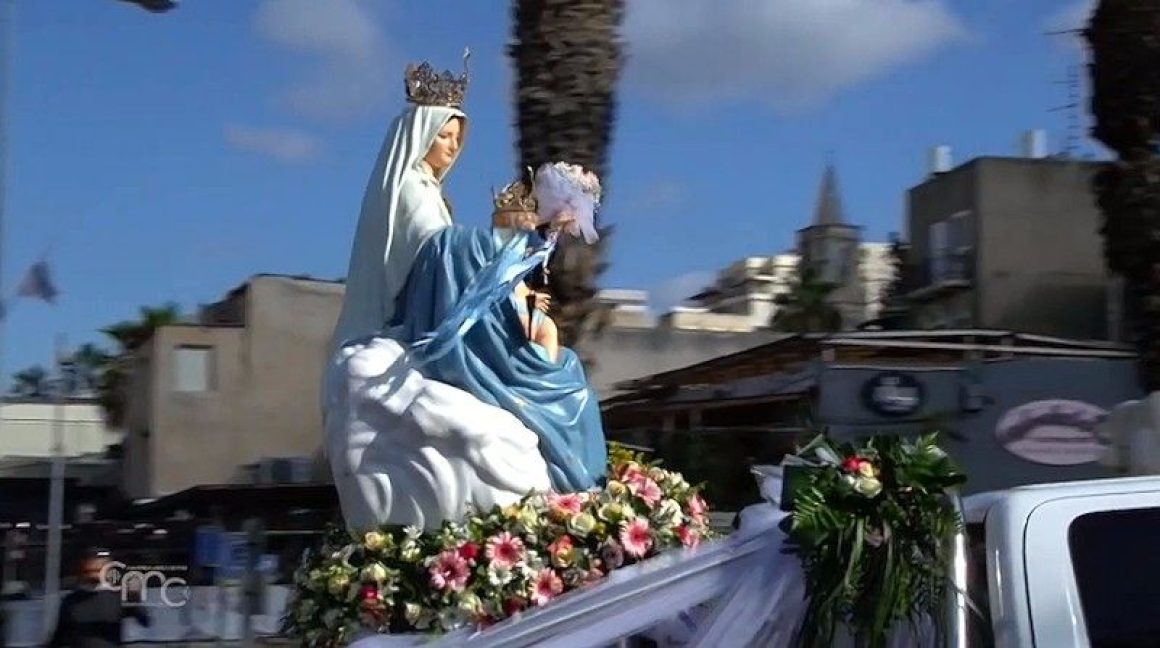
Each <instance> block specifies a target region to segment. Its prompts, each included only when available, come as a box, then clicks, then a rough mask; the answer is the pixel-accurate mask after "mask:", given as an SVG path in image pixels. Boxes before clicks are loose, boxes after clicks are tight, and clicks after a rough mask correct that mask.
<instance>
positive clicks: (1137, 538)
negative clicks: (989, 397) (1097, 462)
mask: <svg viewBox="0 0 1160 648" xmlns="http://www.w3.org/2000/svg"><path fill="white" fill-rule="evenodd" d="M963 507H964V519H965V520H966V522H967V527H966V530H967V533H966V538H965V540H966V542H965V543H964V544H965V548H966V555H965V556H962V557H963V558H965V561H959V562H957V564H956V567H957V569H956V570H955V571H956V580H959V581H960V584H961V581H962V579H963V577H964V576H965V578H966V591H967V592H968V596H969V598H970V601H971V602H972V603H973V604H974V605H975V606H976V607H977V613H976V612H974V611H971V610H970V609H969V608H966V609H964V608H963V607H957V608H956V609H955V615H954V618H953V619H952V620H951V630H952V632H951V639H952V644H953V645H955V646H956V648H958V647H964V648H965V647H966V646H972V647H973V646H997V647H998V648H1016V647H1019V648H1025V647H1030V646H1037V647H1042V648H1065V647H1067V648H1070V647H1073V646H1074V647H1077V648H1086V647H1088V646H1090V647H1091V648H1112V647H1114V648H1129V647H1132V648H1135V647H1140V648H1143V647H1144V646H1150V647H1155V646H1160V477H1156V476H1144V477H1126V478H1120V479H1104V480H1091V481H1080V482H1066V483H1057V484H1044V485H1037V486H1024V487H1019V488H1014V489H1010V490H1007V491H1002V492H998V493H984V494H978V495H972V496H970V497H967V498H966V499H965V500H964V502H963ZM964 566H965V569H964ZM980 614H981V616H980ZM964 630H965V631H964Z"/></svg>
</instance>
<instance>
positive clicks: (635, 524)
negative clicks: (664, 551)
mask: <svg viewBox="0 0 1160 648" xmlns="http://www.w3.org/2000/svg"><path fill="white" fill-rule="evenodd" d="M620 544H621V545H623V546H624V553H626V554H628V555H630V556H633V557H634V558H642V557H643V556H644V555H645V554H647V553H648V550H649V549H652V544H653V541H652V533H651V532H650V531H649V528H648V520H645V519H644V518H636V519H635V520H633V521H632V522H629V523H628V526H626V527H625V528H624V530H623V531H621V532H620Z"/></svg>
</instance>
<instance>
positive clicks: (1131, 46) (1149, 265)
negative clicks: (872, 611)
mask: <svg viewBox="0 0 1160 648" xmlns="http://www.w3.org/2000/svg"><path fill="white" fill-rule="evenodd" d="M1084 36H1085V37H1086V38H1087V41H1088V43H1089V44H1090V46H1091V65H1090V71H1091V82H1092V98H1091V108H1092V114H1093V115H1094V117H1095V123H1094V125H1093V127H1092V135H1093V136H1095V137H1096V139H1098V140H1100V141H1101V142H1103V143H1104V144H1105V145H1106V146H1107V147H1108V148H1110V149H1111V150H1112V151H1114V152H1115V153H1116V155H1117V157H1118V160H1117V161H1115V162H1112V163H1109V164H1108V165H1106V166H1105V167H1104V168H1103V169H1101V170H1100V171H1099V172H1098V173H1097V174H1096V176H1095V179H1094V181H1093V188H1094V190H1095V194H1096V201H1097V203H1098V205H1099V208H1100V210H1101V212H1102V213H1103V216H1104V222H1103V227H1102V230H1101V231H1102V234H1103V236H1104V257H1105V259H1106V260H1107V265H1108V269H1109V270H1111V271H1112V272H1114V273H1116V274H1118V275H1120V276H1122V277H1123V278H1124V283H1125V285H1126V291H1125V292H1126V300H1127V302H1128V303H1127V304H1125V313H1127V314H1129V315H1130V321H1129V326H1130V330H1131V332H1132V337H1133V339H1134V341H1135V343H1136V346H1137V348H1138V350H1139V353H1140V364H1141V382H1142V384H1143V386H1144V388H1145V389H1147V390H1148V391H1155V390H1158V389H1160V158H1158V157H1157V145H1156V138H1157V137H1158V136H1160V0H1100V3H1099V5H1098V6H1097V8H1096V11H1095V13H1094V14H1093V15H1092V20H1091V23H1090V25H1089V26H1088V28H1087V30H1085V32H1084Z"/></svg>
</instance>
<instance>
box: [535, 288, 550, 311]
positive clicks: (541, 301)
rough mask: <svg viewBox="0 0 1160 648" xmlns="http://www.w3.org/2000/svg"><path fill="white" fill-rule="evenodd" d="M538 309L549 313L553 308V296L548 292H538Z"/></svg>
mask: <svg viewBox="0 0 1160 648" xmlns="http://www.w3.org/2000/svg"><path fill="white" fill-rule="evenodd" d="M535 295H536V310H538V311H540V312H541V313H544V314H547V313H548V311H549V310H551V308H552V296H551V295H549V294H548V293H543V292H536V293H535Z"/></svg>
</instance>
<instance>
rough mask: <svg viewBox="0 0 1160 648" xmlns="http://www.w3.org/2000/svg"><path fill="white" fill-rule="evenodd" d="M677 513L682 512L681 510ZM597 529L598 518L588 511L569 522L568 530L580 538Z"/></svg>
mask: <svg viewBox="0 0 1160 648" xmlns="http://www.w3.org/2000/svg"><path fill="white" fill-rule="evenodd" d="M677 511H678V512H680V508H678V509H677ZM595 529H596V518H594V517H592V514H591V513H589V512H587V511H585V512H583V513H581V514H580V515H577V516H575V517H573V518H572V519H571V520H568V530H569V531H571V532H572V533H575V534H576V535H578V536H582V537H583V536H586V535H588V534H589V533H592V532H593V531H594V530H595Z"/></svg>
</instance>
